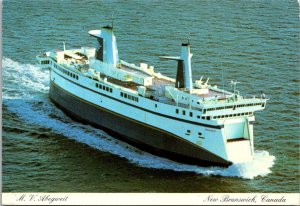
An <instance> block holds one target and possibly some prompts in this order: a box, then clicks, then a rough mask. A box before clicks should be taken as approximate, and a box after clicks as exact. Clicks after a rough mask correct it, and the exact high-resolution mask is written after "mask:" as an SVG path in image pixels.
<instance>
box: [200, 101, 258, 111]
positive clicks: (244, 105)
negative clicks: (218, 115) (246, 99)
mask: <svg viewBox="0 0 300 206" xmlns="http://www.w3.org/2000/svg"><path fill="white" fill-rule="evenodd" d="M260 105H262V104H261V103H253V104H239V105H234V106H225V107H214V108H207V109H206V111H213V110H221V109H235V108H236V107H250V106H260ZM262 106H263V105H262Z"/></svg>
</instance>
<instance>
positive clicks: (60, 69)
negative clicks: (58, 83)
mask: <svg viewBox="0 0 300 206" xmlns="http://www.w3.org/2000/svg"><path fill="white" fill-rule="evenodd" d="M54 67H55V68H56V69H58V70H59V71H61V72H62V73H64V74H66V75H68V76H70V77H72V78H74V79H76V80H78V75H76V74H73V73H72V72H69V71H67V70H65V69H63V68H61V67H60V66H57V65H56V64H54Z"/></svg>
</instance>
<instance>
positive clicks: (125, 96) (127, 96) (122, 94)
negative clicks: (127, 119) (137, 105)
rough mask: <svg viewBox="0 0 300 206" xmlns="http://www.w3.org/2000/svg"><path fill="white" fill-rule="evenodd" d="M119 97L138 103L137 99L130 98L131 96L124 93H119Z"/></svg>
mask: <svg viewBox="0 0 300 206" xmlns="http://www.w3.org/2000/svg"><path fill="white" fill-rule="evenodd" d="M120 95H121V97H124V98H126V99H130V100H132V101H135V102H139V98H137V97H135V96H132V95H130V94H126V93H124V92H121V94H120Z"/></svg>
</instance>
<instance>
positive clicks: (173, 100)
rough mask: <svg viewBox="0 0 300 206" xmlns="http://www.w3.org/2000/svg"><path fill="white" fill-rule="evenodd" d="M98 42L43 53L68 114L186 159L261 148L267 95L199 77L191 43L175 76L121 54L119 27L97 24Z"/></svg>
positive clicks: (55, 97) (234, 157) (57, 99)
mask: <svg viewBox="0 0 300 206" xmlns="http://www.w3.org/2000/svg"><path fill="white" fill-rule="evenodd" d="M89 34H90V35H91V36H92V37H94V38H96V40H97V42H98V47H97V48H90V47H81V48H79V49H69V50H66V49H65V48H64V50H61V51H50V52H46V53H45V54H43V55H39V56H37V59H38V61H39V63H40V65H41V67H47V68H50V71H51V72H50V81H51V84H50V93H49V96H50V99H51V100H52V101H53V102H54V103H55V104H56V105H57V106H58V107H60V108H62V109H63V110H64V111H65V112H66V113H67V114H69V115H71V116H73V117H75V118H77V119H79V120H82V121H85V122H88V123H90V124H92V125H94V126H99V127H101V128H104V129H106V130H107V131H109V132H111V133H113V135H114V136H115V137H117V138H120V139H122V140H124V141H126V142H129V143H130V144H132V145H134V146H137V147H139V148H142V149H144V150H147V151H149V152H152V153H155V154H157V155H160V156H164V157H168V158H171V159H174V160H177V161H180V162H186V163H192V164H199V165H219V166H228V165H230V164H232V163H236V162H246V161H251V160H252V158H253V155H254V141H253V140H254V137H253V122H254V121H255V117H254V112H255V111H257V110H263V109H264V108H265V106H266V101H267V99H266V98H265V97H264V96H259V97H255V96H251V97H250V98H246V97H243V96H242V95H240V94H239V92H238V91H237V90H236V89H235V84H236V83H237V82H232V84H233V85H234V90H233V91H230V92H229V91H225V90H224V89H219V88H218V87H217V86H212V85H210V84H209V83H208V81H209V80H208V79H206V80H204V79H203V78H202V77H201V79H199V80H196V81H195V82H193V81H192V67H191V58H192V54H191V53H190V44H189V43H183V44H182V45H181V49H180V56H175V57H173V56H161V57H160V58H163V59H169V60H175V61H177V74H176V79H173V78H169V77H167V76H164V75H162V74H161V73H157V72H155V70H154V67H153V66H149V65H147V64H145V63H140V65H134V64H131V63H128V62H126V61H124V60H121V59H119V54H118V49H117V42H116V37H115V35H114V32H113V28H112V27H110V26H105V27H103V28H102V29H101V30H92V31H90V32H89Z"/></svg>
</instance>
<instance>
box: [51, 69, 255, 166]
mask: <svg viewBox="0 0 300 206" xmlns="http://www.w3.org/2000/svg"><path fill="white" fill-rule="evenodd" d="M94 84H95V81H94V80H91V79H89V78H79V79H78V80H76V79H73V78H71V77H69V76H68V75H66V74H64V73H62V72H60V71H59V70H57V69H54V68H52V70H51V87H50V99H51V100H52V101H53V102H54V103H56V104H57V105H58V106H59V107H60V108H62V109H64V110H65V111H66V112H67V113H68V114H70V115H72V116H74V117H77V119H80V120H83V121H86V122H88V123H90V124H92V125H94V126H100V127H102V128H106V129H108V130H109V131H111V132H113V133H114V134H115V135H118V137H119V138H121V139H123V140H127V141H128V142H129V143H132V144H134V145H135V146H137V147H141V148H142V149H146V150H147V151H149V152H152V153H155V154H157V155H161V156H165V157H168V158H171V159H175V160H177V161H180V162H185V163H192V164H198V165H218V166H228V165H230V164H231V163H232V162H231V161H230V159H229V158H231V159H233V160H235V159H234V157H236V154H234V152H230V150H231V151H238V153H240V154H239V155H237V157H241V152H240V151H241V150H240V149H241V147H243V150H242V151H243V154H244V156H246V155H248V157H243V160H245V159H248V160H250V159H251V147H250V146H251V145H250V144H251V142H250V139H249V140H246V139H239V140H238V141H232V142H230V141H228V142H227V139H226V138H225V129H226V128H227V126H226V125H230V123H227V122H226V124H225V127H224V125H212V124H208V123H207V122H205V121H203V122H202V123H199V120H198V119H196V117H194V118H195V119H193V118H190V119H189V120H186V119H181V118H178V117H176V116H175V112H174V111H175V106H169V105H164V104H161V103H159V102H157V101H154V100H149V99H146V98H142V97H138V98H139V102H134V103H133V102H132V101H131V100H127V99H121V100H120V98H119V97H120V92H121V91H120V90H116V89H114V90H113V92H112V93H110V92H108V91H103V90H99V89H97V88H95V87H91V85H94ZM90 88H94V89H90ZM155 105H156V106H155ZM171 111H172V113H174V115H173V116H171V115H169V114H170V113H171ZM187 112H189V110H187ZM235 122H238V123H240V124H243V125H244V124H246V122H245V118H242V119H241V120H240V121H236V120H235ZM238 123H237V124H238ZM249 128H251V129H250V131H249V132H250V133H252V125H250V124H249ZM228 129H229V128H228ZM231 129H234V128H231ZM188 130H189V131H190V132H189V133H187V131H188ZM229 130H230V129H229ZM250 136H252V135H250ZM237 149H238V150H237ZM247 151H248V153H245V152H247ZM230 155H231V156H232V157H230ZM236 161H238V160H236Z"/></svg>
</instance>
